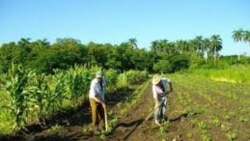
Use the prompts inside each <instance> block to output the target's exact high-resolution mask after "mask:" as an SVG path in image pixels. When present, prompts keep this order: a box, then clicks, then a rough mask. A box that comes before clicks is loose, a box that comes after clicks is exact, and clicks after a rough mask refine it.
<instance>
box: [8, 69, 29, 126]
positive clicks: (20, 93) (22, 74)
mask: <svg viewBox="0 0 250 141" xmlns="http://www.w3.org/2000/svg"><path fill="white" fill-rule="evenodd" d="M32 76H33V72H32V71H30V70H27V69H24V68H23V67H22V66H21V65H18V66H15V65H12V67H11V69H10V70H9V71H8V74H7V77H6V79H5V80H4V88H5V89H6V91H7V93H8V94H9V96H10V97H9V98H8V101H9V102H10V103H9V105H5V106H3V107H5V108H7V109H9V110H10V112H11V114H12V115H13V116H14V120H15V124H14V126H13V129H20V128H21V127H22V126H24V125H25V124H26V120H27V117H28V111H29V109H28V108H29V107H28V102H29V91H28V90H27V87H28V81H29V79H30V78H31V77H32Z"/></svg>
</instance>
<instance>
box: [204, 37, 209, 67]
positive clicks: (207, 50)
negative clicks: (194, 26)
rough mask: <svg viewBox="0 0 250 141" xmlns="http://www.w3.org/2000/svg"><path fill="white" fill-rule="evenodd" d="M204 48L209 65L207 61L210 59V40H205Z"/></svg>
mask: <svg viewBox="0 0 250 141" xmlns="http://www.w3.org/2000/svg"><path fill="white" fill-rule="evenodd" d="M203 43H204V46H203V49H204V59H205V61H206V63H207V59H208V52H209V50H210V40H209V39H208V38H205V39H204V41H203Z"/></svg>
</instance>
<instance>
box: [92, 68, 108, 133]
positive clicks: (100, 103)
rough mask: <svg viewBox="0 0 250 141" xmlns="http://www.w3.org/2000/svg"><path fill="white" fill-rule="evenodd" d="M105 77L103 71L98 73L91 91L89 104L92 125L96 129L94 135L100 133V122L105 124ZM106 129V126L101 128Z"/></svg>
mask: <svg viewBox="0 0 250 141" xmlns="http://www.w3.org/2000/svg"><path fill="white" fill-rule="evenodd" d="M102 78H103V75H102V72H101V71H98V72H96V75H95V78H94V79H93V80H92V81H91V85H90V90H89V102H90V107H91V113H92V124H93V127H94V133H96V134H99V133H100V127H99V124H100V121H103V123H104V122H105V118H104V110H105V109H106V103H105V98H104V85H103V81H105V80H102ZM101 128H102V129H103V128H104V124H103V126H102V127H101Z"/></svg>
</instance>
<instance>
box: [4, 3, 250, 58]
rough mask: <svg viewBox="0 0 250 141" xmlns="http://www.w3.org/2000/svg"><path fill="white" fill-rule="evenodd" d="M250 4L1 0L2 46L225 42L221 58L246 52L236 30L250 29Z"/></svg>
mask: <svg viewBox="0 0 250 141" xmlns="http://www.w3.org/2000/svg"><path fill="white" fill-rule="evenodd" d="M249 13H250V1H249V0H0V45H1V44H3V43H8V42H11V41H15V42H17V41H19V40H20V38H30V39H31V41H35V40H38V39H47V40H48V41H49V42H50V43H53V42H55V40H56V39H57V38H75V39H78V40H80V41H81V43H83V44H87V43H89V42H90V41H93V42H96V43H111V44H120V43H122V42H125V41H128V39H130V38H135V39H136V40H137V45H138V47H139V48H146V49H149V47H150V45H151V42H152V41H155V40H160V39H167V40H169V41H176V40H180V39H182V40H189V39H194V38H195V37H196V36H203V38H210V37H211V36H212V35H215V34H218V35H220V37H221V38H222V45H223V49H222V50H221V51H220V54H222V55H233V54H238V53H240V54H243V53H247V55H249V56H250V44H247V43H244V42H242V43H235V42H234V41H233V38H232V32H233V31H234V30H238V29H239V28H242V29H243V30H250V14H249Z"/></svg>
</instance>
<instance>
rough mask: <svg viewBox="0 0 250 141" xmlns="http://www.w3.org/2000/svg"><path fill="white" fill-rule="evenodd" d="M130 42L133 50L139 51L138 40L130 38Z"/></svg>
mask: <svg viewBox="0 0 250 141" xmlns="http://www.w3.org/2000/svg"><path fill="white" fill-rule="evenodd" d="M128 42H129V44H130V45H132V47H133V48H135V49H138V46H137V40H136V38H130V39H129V40H128Z"/></svg>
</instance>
